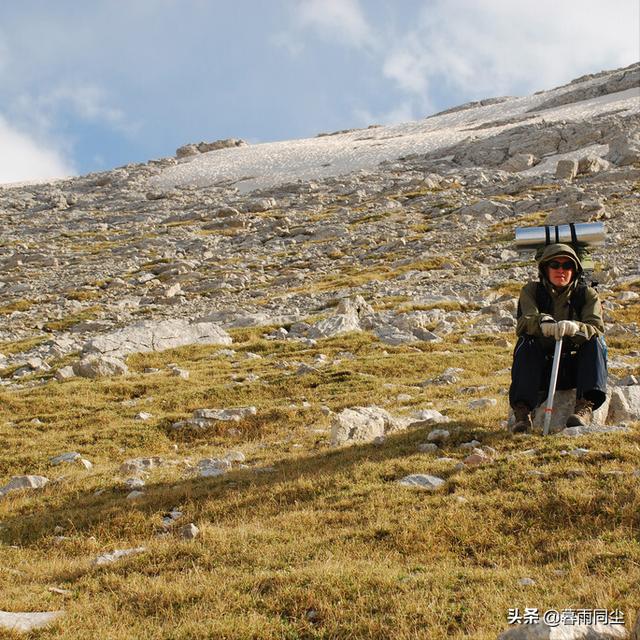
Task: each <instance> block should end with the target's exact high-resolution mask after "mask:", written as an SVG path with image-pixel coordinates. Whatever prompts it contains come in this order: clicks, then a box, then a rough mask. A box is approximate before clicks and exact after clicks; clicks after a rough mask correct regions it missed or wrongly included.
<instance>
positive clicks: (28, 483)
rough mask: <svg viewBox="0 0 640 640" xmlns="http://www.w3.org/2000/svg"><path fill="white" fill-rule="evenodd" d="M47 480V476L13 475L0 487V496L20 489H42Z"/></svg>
mask: <svg viewBox="0 0 640 640" xmlns="http://www.w3.org/2000/svg"><path fill="white" fill-rule="evenodd" d="M48 482H49V478H45V477H44V476H14V477H13V478H11V480H9V482H8V483H7V484H6V485H4V487H0V497H1V496H4V495H6V494H7V493H9V492H10V491H19V490H20V489H42V487H44V486H45V485H46V484H47V483H48Z"/></svg>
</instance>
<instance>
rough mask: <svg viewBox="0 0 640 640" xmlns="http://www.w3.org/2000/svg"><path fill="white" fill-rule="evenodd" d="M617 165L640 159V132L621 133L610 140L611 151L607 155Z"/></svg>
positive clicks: (631, 162)
mask: <svg viewBox="0 0 640 640" xmlns="http://www.w3.org/2000/svg"><path fill="white" fill-rule="evenodd" d="M605 159H606V160H609V161H610V162H612V163H613V164H615V165H618V166H624V165H628V164H633V163H635V162H639V161H640V132H638V131H635V132H634V133H632V134H626V133H623V134H620V135H618V136H616V137H615V138H613V139H612V140H611V141H610V142H609V153H608V154H607V155H606V156H605Z"/></svg>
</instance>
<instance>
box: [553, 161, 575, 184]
mask: <svg viewBox="0 0 640 640" xmlns="http://www.w3.org/2000/svg"><path fill="white" fill-rule="evenodd" d="M577 173H578V161H577V160H558V164H557V165H556V178H560V179H561V180H573V179H574V178H575V177H576V175H577Z"/></svg>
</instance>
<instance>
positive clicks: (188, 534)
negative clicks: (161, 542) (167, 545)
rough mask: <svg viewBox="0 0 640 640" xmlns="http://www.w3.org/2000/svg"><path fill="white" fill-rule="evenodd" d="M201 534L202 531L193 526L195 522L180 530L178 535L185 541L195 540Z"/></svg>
mask: <svg viewBox="0 0 640 640" xmlns="http://www.w3.org/2000/svg"><path fill="white" fill-rule="evenodd" d="M199 533H200V529H198V527H196V525H195V524H193V522H190V523H189V524H186V525H185V526H184V527H181V528H180V530H179V531H178V535H179V536H180V537H181V538H183V539H184V540H194V539H195V538H197V537H198V534H199Z"/></svg>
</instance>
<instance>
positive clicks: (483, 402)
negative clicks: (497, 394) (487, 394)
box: [468, 398, 498, 409]
mask: <svg viewBox="0 0 640 640" xmlns="http://www.w3.org/2000/svg"><path fill="white" fill-rule="evenodd" d="M497 404H498V401H497V400H496V399H495V398H478V399H477V400H472V401H471V402H470V403H469V405H468V406H469V409H487V408H489V407H495V406H496V405H497Z"/></svg>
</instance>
